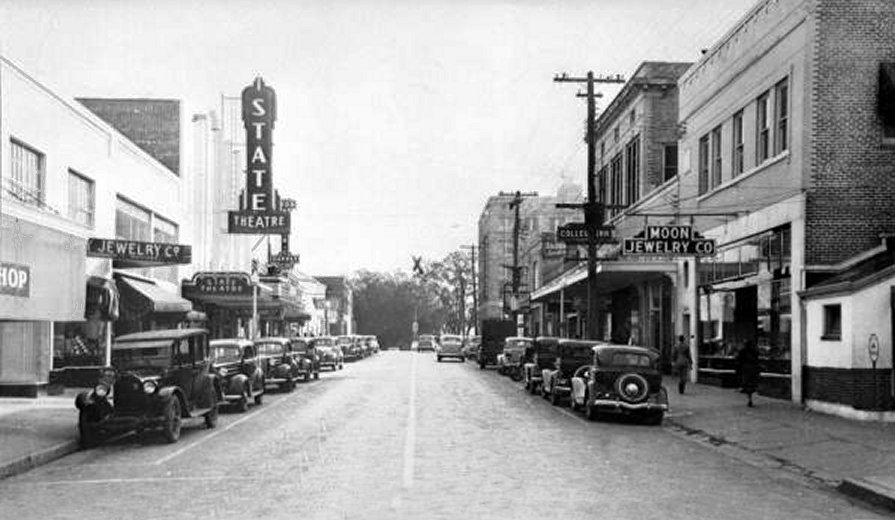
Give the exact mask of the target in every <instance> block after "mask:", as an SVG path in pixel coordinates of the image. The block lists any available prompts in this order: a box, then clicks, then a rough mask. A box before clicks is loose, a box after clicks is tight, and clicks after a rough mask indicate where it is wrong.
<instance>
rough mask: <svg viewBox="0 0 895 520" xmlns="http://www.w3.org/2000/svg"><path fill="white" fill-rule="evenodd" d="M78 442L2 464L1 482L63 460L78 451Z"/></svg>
mask: <svg viewBox="0 0 895 520" xmlns="http://www.w3.org/2000/svg"><path fill="white" fill-rule="evenodd" d="M78 448H79V446H78V441H77V440H71V441H65V442H63V443H60V444H57V445H56V446H53V447H51V448H47V449H45V450H41V451H38V452H34V453H30V454H28V455H25V456H24V457H20V458H18V459H13V460H11V461H9V462H5V463H2V464H0V480H2V479H5V478H9V477H12V476H15V475H18V474H20V473H24V472H26V471H28V470H31V469H34V468H36V467H38V466H42V465H44V464H47V463H49V462H53V461H54V460H57V459H61V458H62V457H65V456H66V455H70V454H72V453H74V452H76V451H78Z"/></svg>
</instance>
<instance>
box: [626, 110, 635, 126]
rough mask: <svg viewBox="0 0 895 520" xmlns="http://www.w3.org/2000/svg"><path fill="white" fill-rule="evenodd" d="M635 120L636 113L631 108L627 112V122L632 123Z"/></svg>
mask: <svg viewBox="0 0 895 520" xmlns="http://www.w3.org/2000/svg"><path fill="white" fill-rule="evenodd" d="M636 120H637V113H636V112H635V111H634V109H633V108H632V109H631V112H629V113H628V123H630V124H632V125H633V124H634V121H636Z"/></svg>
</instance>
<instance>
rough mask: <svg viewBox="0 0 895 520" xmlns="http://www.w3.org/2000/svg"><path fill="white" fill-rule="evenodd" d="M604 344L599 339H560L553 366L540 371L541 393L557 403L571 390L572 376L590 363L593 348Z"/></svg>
mask: <svg viewBox="0 0 895 520" xmlns="http://www.w3.org/2000/svg"><path fill="white" fill-rule="evenodd" d="M597 345H605V343H603V342H600V341H588V340H581V339H561V340H559V344H558V345H557V349H556V361H554V362H553V367H551V368H545V369H544V370H542V371H541V378H542V381H541V395H542V396H543V397H544V398H545V399H548V398H549V399H550V402H551V403H553V404H554V405H559V404H560V403H561V402H562V400H563V399H565V398H566V397H567V396H568V395H569V394H570V393H571V392H572V376H574V375H576V371H577V370H578V369H579V368H581V367H582V366H585V365H590V363H591V360H592V358H593V350H592V349H593V348H594V347H596V346H597Z"/></svg>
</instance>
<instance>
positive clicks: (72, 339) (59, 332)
mask: <svg viewBox="0 0 895 520" xmlns="http://www.w3.org/2000/svg"><path fill="white" fill-rule="evenodd" d="M106 326H107V322H103V321H99V320H88V321H77V322H55V323H54V324H53V368H54V369H59V368H64V367H72V366H97V365H102V364H103V355H104V349H103V345H104V339H105V336H106Z"/></svg>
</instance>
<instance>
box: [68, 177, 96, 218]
mask: <svg viewBox="0 0 895 520" xmlns="http://www.w3.org/2000/svg"><path fill="white" fill-rule="evenodd" d="M95 211H96V193H95V190H94V186H93V181H92V180H90V179H88V178H87V177H85V176H83V175H81V174H80V173H78V172H76V171H74V170H68V218H70V219H72V220H74V221H75V222H77V223H78V224H81V225H84V226H87V227H93V222H94V213H95Z"/></svg>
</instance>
